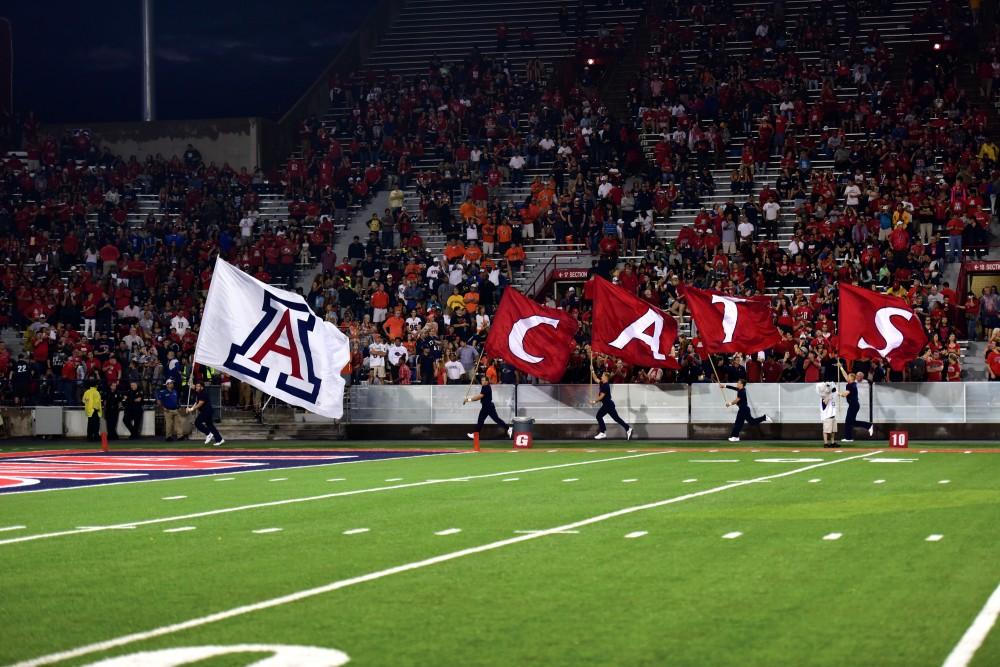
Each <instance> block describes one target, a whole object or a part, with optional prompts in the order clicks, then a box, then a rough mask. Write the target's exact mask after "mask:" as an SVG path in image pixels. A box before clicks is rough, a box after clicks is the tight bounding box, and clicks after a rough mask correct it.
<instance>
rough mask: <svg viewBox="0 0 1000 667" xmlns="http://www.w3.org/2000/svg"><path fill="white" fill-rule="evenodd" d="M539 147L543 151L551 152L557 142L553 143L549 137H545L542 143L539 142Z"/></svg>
mask: <svg viewBox="0 0 1000 667" xmlns="http://www.w3.org/2000/svg"><path fill="white" fill-rule="evenodd" d="M538 145H539V146H540V147H541V148H542V150H543V151H550V150H552V149H553V147H555V145H556V142H554V141H552V139H550V138H549V137H544V138H543V139H542V140H541V141H539V142H538Z"/></svg>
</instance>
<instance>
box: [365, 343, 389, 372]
mask: <svg viewBox="0 0 1000 667" xmlns="http://www.w3.org/2000/svg"><path fill="white" fill-rule="evenodd" d="M376 352H381V353H382V354H380V355H378V354H375V353H376ZM388 353H389V346H388V345H386V344H385V343H372V344H371V345H369V346H368V359H369V360H368V365H369V366H371V367H372V368H385V355H387V354H388Z"/></svg>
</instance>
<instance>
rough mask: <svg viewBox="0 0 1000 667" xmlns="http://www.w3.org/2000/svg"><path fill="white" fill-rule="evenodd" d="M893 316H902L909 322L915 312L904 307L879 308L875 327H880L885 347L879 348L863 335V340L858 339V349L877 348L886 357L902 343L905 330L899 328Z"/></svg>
mask: <svg viewBox="0 0 1000 667" xmlns="http://www.w3.org/2000/svg"><path fill="white" fill-rule="evenodd" d="M893 317H902V318H903V319H904V320H906V321H907V322H909V321H910V320H911V319H913V313H911V312H910V311H908V310H903V309H902V308H891V307H890V308H879V309H878V312H876V313H875V328H876V329H878V332H879V333H880V334H881V335H882V338H883V339H884V340H885V347H883V348H878V347H876V346H875V345H872V344H871V343H869V342H868V341H867V340H865V338H864V336H862V337H861V340H859V341H858V349H861V350H875V351H876V352H878V353H879V354H880V355H881V356H883V357H884V356H887V355H888V354H889V353H890V352H892V351H893V350H895V349H896V348H897V347H899V346H900V345H902V344H903V340H904V336H903V332H902V331H900V330H899V329H897V328H896V325H895V324H893V323H892V318H893Z"/></svg>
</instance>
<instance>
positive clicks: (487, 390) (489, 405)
mask: <svg viewBox="0 0 1000 667" xmlns="http://www.w3.org/2000/svg"><path fill="white" fill-rule="evenodd" d="M479 393H480V394H482V396H483V397H482V398H481V399H479V419H477V420H476V430H475V432H476V433H479V432H480V431H482V430H483V425H484V424H485V423H486V418H487V417H489V418H490V419H492V420H493V422H494V423H496V424H499V425H500V426H502V427H503V428H504V429H506V428H508V426H507V422H505V421H504V420H502V419H500V415H498V414H497V406H495V405H493V387H491V386H490V385H488V384H484V385H483V386H482V387H480V388H479Z"/></svg>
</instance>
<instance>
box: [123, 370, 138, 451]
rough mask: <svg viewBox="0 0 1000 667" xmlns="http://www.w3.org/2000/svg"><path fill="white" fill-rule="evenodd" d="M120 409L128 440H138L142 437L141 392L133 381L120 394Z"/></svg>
mask: <svg viewBox="0 0 1000 667" xmlns="http://www.w3.org/2000/svg"><path fill="white" fill-rule="evenodd" d="M121 396H122V409H123V410H124V412H125V417H124V419H123V420H122V421H123V422H124V424H125V428H127V429H128V433H129V435H128V439H129V440H138V439H139V436H141V435H142V392H141V391H139V383H138V382H136V381H135V380H133V381H132V382H130V383H129V385H128V389H126V390H125V391H123V392H122V394H121Z"/></svg>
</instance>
